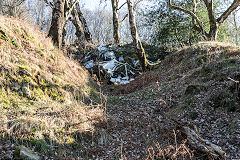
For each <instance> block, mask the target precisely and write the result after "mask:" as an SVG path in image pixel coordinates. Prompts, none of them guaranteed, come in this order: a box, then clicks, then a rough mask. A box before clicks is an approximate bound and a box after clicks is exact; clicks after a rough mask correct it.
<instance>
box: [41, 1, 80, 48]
mask: <svg viewBox="0 0 240 160" xmlns="http://www.w3.org/2000/svg"><path fill="white" fill-rule="evenodd" d="M45 2H46V3H47V4H48V5H49V6H50V7H51V8H52V22H51V26H50V29H49V32H48V36H49V37H51V38H52V40H53V42H54V43H55V44H56V45H57V46H58V48H61V47H62V40H63V32H64V26H65V24H66V22H67V21H68V19H69V17H70V14H71V12H72V10H73V8H74V7H75V5H76V3H77V2H78V1H77V0H75V1H70V0H54V1H53V3H51V2H49V1H48V0H45Z"/></svg>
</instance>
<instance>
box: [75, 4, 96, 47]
mask: <svg viewBox="0 0 240 160" xmlns="http://www.w3.org/2000/svg"><path fill="white" fill-rule="evenodd" d="M75 9H76V11H77V14H78V17H79V21H80V22H81V23H82V27H83V32H84V37H85V39H86V41H87V42H89V43H92V42H93V41H92V34H91V32H90V31H89V28H88V25H87V21H86V19H85V18H84V16H83V13H82V11H81V9H80V7H79V4H77V5H76V8H75ZM79 32H80V31H79Z"/></svg>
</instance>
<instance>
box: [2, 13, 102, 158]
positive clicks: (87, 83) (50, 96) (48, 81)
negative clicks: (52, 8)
mask: <svg viewBox="0 0 240 160" xmlns="http://www.w3.org/2000/svg"><path fill="white" fill-rule="evenodd" d="M0 22H1V23H0V122H1V123H0V142H2V143H5V142H7V143H15V144H24V145H26V146H29V147H30V148H35V151H38V152H42V153H45V154H46V155H48V156H55V157H56V156H59V157H61V156H64V155H69V153H65V152H67V148H68V147H69V149H77V150H78V151H77V152H75V155H81V154H82V153H83V152H84V151H83V145H84V143H85V142H86V143H87V144H88V138H86V141H84V140H82V138H81V137H84V136H82V135H85V134H86V133H90V134H91V135H92V134H93V133H94V130H95V128H94V125H95V124H96V123H99V122H102V121H103V119H104V118H103V112H102V109H100V108H99V107H101V106H100V105H99V104H98V103H97V102H99V98H97V97H98V93H97V92H96V90H95V89H94V87H93V83H92V82H91V81H92V80H91V79H90V77H89V75H88V73H87V71H86V70H84V69H83V68H82V67H81V66H79V65H78V63H77V62H74V61H72V60H69V59H68V58H66V57H65V56H64V55H63V53H62V52H61V51H59V50H58V49H56V48H55V47H54V46H53V44H52V42H51V40H50V39H48V38H45V37H46V35H44V34H43V33H42V32H40V31H39V30H38V29H36V28H34V27H32V26H31V25H29V24H25V23H23V22H22V21H20V20H17V19H12V18H5V17H0ZM90 108H92V109H90ZM86 135H87V134H86ZM87 137H88V136H87ZM89 143H90V142H89ZM64 145H65V148H66V150H65V151H64V152H63V151H62V150H61V146H64ZM85 145H86V144H85ZM54 146H55V147H54ZM66 146H67V147H66ZM72 156H74V154H73V155H72Z"/></svg>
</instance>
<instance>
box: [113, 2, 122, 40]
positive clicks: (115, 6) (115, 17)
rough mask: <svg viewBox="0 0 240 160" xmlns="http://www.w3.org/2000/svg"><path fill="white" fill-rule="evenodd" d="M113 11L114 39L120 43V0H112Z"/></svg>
mask: <svg viewBox="0 0 240 160" xmlns="http://www.w3.org/2000/svg"><path fill="white" fill-rule="evenodd" d="M112 12H113V18H112V20H113V39H114V44H119V43H120V35H119V20H118V0H112Z"/></svg>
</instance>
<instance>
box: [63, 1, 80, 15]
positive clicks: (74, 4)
mask: <svg viewBox="0 0 240 160" xmlns="http://www.w3.org/2000/svg"><path fill="white" fill-rule="evenodd" d="M77 3H79V0H75V1H74V2H73V3H72V6H71V8H70V9H69V10H68V12H67V13H66V20H68V18H69V16H70V14H71V13H72V10H73V8H74V7H75V6H76V4H77Z"/></svg>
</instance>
